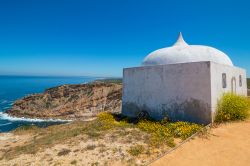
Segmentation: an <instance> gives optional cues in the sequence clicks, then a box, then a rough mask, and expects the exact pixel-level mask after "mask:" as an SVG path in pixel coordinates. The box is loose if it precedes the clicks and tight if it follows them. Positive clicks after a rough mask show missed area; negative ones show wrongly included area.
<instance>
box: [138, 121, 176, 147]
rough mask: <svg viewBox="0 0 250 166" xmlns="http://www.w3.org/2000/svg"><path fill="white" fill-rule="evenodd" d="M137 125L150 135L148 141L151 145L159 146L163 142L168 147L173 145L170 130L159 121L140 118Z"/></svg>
mask: <svg viewBox="0 0 250 166" xmlns="http://www.w3.org/2000/svg"><path fill="white" fill-rule="evenodd" d="M137 127H138V128H139V129H141V130H143V131H145V132H147V133H150V134H151V135H152V138H151V140H150V142H151V145H153V146H159V145H161V144H163V143H166V144H167V145H169V146H170V147H173V146H174V145H175V144H174V140H173V137H172V135H171V131H170V130H169V128H167V127H166V126H164V125H162V124H161V123H160V122H153V121H148V120H142V121H140V122H139V123H138V124H137Z"/></svg>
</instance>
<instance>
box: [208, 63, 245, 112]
mask: <svg viewBox="0 0 250 166" xmlns="http://www.w3.org/2000/svg"><path fill="white" fill-rule="evenodd" d="M223 73H225V74H226V87H225V88H223V85H222V74H223ZM240 75H241V77H242V86H241V87H240V85H239V76H240ZM233 78H235V83H234V85H235V93H236V94H238V95H243V96H247V81H246V70H244V69H241V68H238V67H232V66H227V65H221V64H217V63H214V62H211V87H212V88H211V89H212V93H211V95H212V112H213V114H214V113H215V111H216V106H217V103H218V101H219V99H220V98H221V96H222V95H223V93H226V92H232V79H233Z"/></svg>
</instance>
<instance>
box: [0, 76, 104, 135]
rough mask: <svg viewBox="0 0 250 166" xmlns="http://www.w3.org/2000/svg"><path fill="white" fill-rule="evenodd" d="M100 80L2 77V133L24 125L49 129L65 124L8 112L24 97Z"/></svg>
mask: <svg viewBox="0 0 250 166" xmlns="http://www.w3.org/2000/svg"><path fill="white" fill-rule="evenodd" d="M96 79H99V78H97V77H39V76H37V77H35V76H0V132H8V131H11V130H14V129H16V128H17V127H20V126H23V125H30V124H33V125H37V126H39V127H47V126H49V125H53V124H60V123H65V121H63V120H60V119H56V120H55V119H50V120H46V121H45V120H42V119H28V118H15V117H10V116H8V115H7V114H6V113H4V112H5V111H6V110H8V109H10V108H11V106H12V104H13V102H14V101H15V100H17V99H20V98H22V97H24V96H27V95H30V94H34V93H42V92H43V91H44V90H45V89H47V88H51V87H55V86H59V85H63V84H80V83H88V82H91V81H94V80H96Z"/></svg>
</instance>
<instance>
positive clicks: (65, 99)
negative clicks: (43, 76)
mask: <svg viewBox="0 0 250 166" xmlns="http://www.w3.org/2000/svg"><path fill="white" fill-rule="evenodd" d="M121 97H122V85H121V84H114V83H102V82H95V83H90V84H79V85H62V86H58V87H55V88H50V89H47V90H46V91H45V92H44V93H42V94H34V95H30V96H27V97H24V98H22V99H20V100H17V101H16V102H15V103H14V104H13V107H12V108H11V110H9V111H7V113H8V114H9V115H11V116H16V117H31V118H44V119H46V118H61V119H85V118H90V117H93V116H95V115H96V114H98V113H99V112H101V111H110V112H120V111H121Z"/></svg>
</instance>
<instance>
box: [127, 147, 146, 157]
mask: <svg viewBox="0 0 250 166" xmlns="http://www.w3.org/2000/svg"><path fill="white" fill-rule="evenodd" d="M144 150H145V148H144V147H143V146H142V145H135V146H132V147H130V148H129V150H128V153H129V154H130V155H131V156H138V155H140V154H142V153H143V152H144Z"/></svg>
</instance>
